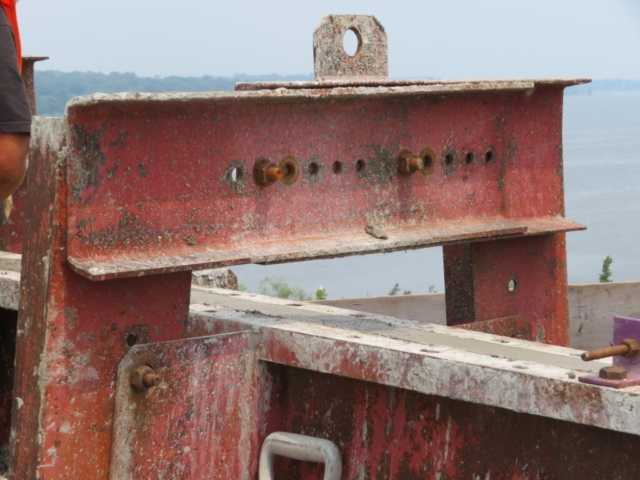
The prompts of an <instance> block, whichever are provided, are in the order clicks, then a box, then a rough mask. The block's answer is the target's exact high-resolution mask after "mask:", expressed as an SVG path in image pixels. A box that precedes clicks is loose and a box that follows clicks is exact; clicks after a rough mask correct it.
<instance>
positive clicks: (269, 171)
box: [253, 158, 284, 186]
mask: <svg viewBox="0 0 640 480" xmlns="http://www.w3.org/2000/svg"><path fill="white" fill-rule="evenodd" d="M283 176H284V172H283V171H282V170H281V169H280V168H279V167H278V166H277V165H276V164H275V163H273V162H270V161H269V160H267V159H264V158H263V159H260V160H258V161H257V162H256V164H255V166H254V167H253V178H254V179H255V181H256V183H257V184H258V185H262V186H267V185H272V184H274V183H275V182H277V181H278V180H280V179H281V178H282V177H283Z"/></svg>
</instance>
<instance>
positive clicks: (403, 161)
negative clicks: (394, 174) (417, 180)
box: [398, 152, 424, 175]
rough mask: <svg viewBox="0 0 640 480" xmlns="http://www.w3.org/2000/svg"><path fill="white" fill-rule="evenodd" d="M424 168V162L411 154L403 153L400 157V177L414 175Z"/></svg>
mask: <svg viewBox="0 0 640 480" xmlns="http://www.w3.org/2000/svg"><path fill="white" fill-rule="evenodd" d="M423 168H424V160H422V159H421V158H420V157H418V156H416V155H414V154H413V153H411V152H403V153H401V154H400V156H399V157H398V173H400V175H413V174H414V173H416V172H417V171H418V170H422V169H423Z"/></svg>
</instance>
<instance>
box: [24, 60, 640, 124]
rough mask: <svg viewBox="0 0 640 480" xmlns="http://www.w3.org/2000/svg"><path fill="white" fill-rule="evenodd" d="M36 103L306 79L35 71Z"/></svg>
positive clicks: (47, 112)
mask: <svg viewBox="0 0 640 480" xmlns="http://www.w3.org/2000/svg"><path fill="white" fill-rule="evenodd" d="M35 75H36V78H35V80H36V102H37V105H38V113H39V114H40V115H43V116H49V117H61V116H62V115H63V113H64V108H65V105H66V104H67V102H68V101H69V100H71V99H72V98H73V97H78V96H80V95H91V94H94V93H98V92H100V93H119V92H210V91H231V90H233V88H234V85H235V84H236V83H237V82H256V81H304V80H312V79H313V75H312V74H311V73H309V74H306V75H276V74H265V75H245V74H237V75H234V76H232V77H223V76H212V75H205V76H202V77H178V76H172V77H139V76H137V75H136V74H134V73H130V72H128V73H117V72H112V73H108V74H107V73H97V72H59V71H56V70H36V74H35ZM565 92H566V94H567V95H593V94H596V93H605V92H640V80H619V79H618V80H594V81H593V82H592V83H587V84H584V85H576V86H574V87H571V88H567V89H566V90H565Z"/></svg>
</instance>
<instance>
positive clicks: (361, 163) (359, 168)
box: [356, 159, 365, 172]
mask: <svg viewBox="0 0 640 480" xmlns="http://www.w3.org/2000/svg"><path fill="white" fill-rule="evenodd" d="M364 167H365V163H364V160H362V159H360V160H358V161H357V162H356V172H362V171H363V170H364Z"/></svg>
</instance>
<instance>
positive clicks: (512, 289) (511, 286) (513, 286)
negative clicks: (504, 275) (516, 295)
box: [507, 278, 518, 292]
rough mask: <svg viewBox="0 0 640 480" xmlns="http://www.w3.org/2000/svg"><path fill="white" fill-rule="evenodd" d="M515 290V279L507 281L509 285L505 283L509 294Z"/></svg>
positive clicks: (516, 286)
mask: <svg viewBox="0 0 640 480" xmlns="http://www.w3.org/2000/svg"><path fill="white" fill-rule="evenodd" d="M516 288H518V282H517V281H516V279H515V278H512V279H511V280H509V283H507V290H509V291H510V292H515V291H516Z"/></svg>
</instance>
